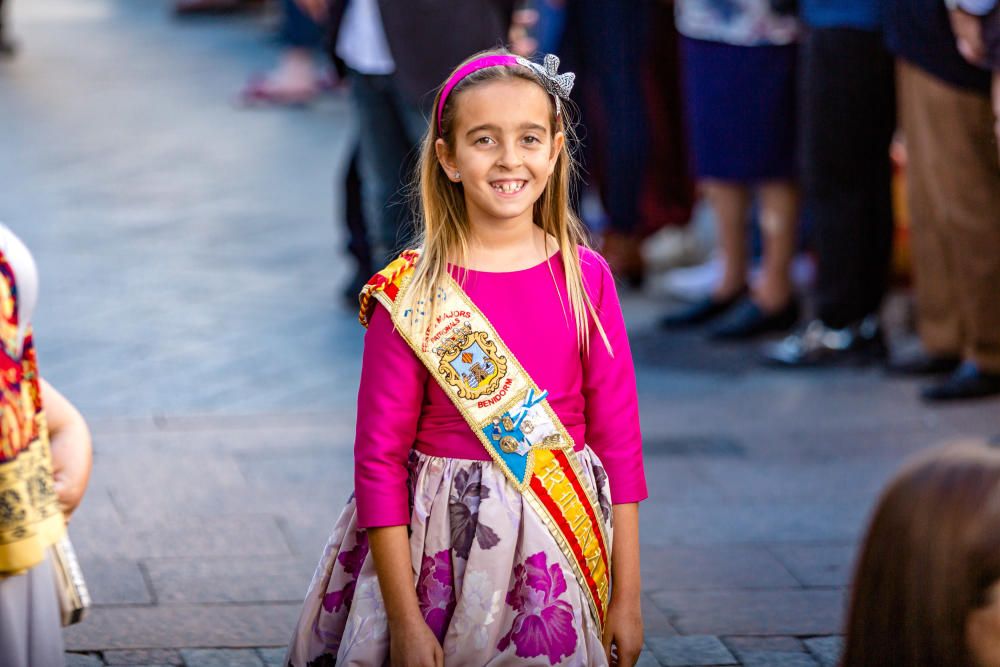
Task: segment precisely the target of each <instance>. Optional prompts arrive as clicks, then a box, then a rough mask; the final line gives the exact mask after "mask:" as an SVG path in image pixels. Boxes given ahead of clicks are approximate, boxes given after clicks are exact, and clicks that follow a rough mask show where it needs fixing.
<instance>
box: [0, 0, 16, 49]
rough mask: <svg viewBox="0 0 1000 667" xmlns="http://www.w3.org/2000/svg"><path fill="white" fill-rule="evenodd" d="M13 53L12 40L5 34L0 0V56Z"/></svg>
mask: <svg viewBox="0 0 1000 667" xmlns="http://www.w3.org/2000/svg"><path fill="white" fill-rule="evenodd" d="M12 55H14V42H12V41H11V40H10V37H9V36H8V35H7V30H6V22H5V20H4V0H0V58H4V57H10V56H12Z"/></svg>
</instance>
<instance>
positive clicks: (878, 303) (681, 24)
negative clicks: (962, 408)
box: [0, 0, 1000, 400]
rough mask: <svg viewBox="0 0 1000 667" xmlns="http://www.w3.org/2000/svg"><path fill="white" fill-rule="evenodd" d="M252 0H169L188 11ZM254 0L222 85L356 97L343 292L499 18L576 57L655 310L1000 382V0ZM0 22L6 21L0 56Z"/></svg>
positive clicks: (511, 35) (941, 385)
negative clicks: (891, 315) (891, 317)
mask: <svg viewBox="0 0 1000 667" xmlns="http://www.w3.org/2000/svg"><path fill="white" fill-rule="evenodd" d="M3 1H4V0H0V3H2V2H3ZM6 1H7V2H10V1H11V0H6ZM264 2H265V0H177V1H176V4H175V5H174V7H173V11H174V13H175V15H176V18H177V19H179V20H182V21H183V20H187V21H191V20H197V17H200V16H206V15H225V14H237V13H245V12H256V11H260V10H261V9H262V5H264ZM267 9H269V11H275V10H277V11H278V12H280V22H279V29H278V33H279V34H278V36H279V38H280V40H281V42H282V43H283V45H284V51H283V53H282V55H281V57H280V59H279V61H278V62H276V63H275V65H274V68H273V69H272V70H271V71H269V72H266V73H261V74H253V75H251V76H249V77H248V80H247V81H246V83H245V85H244V86H243V87H242V90H240V91H239V93H238V95H237V97H238V102H239V103H240V104H241V105H244V106H247V107H256V108H259V107H305V106H308V105H310V104H311V103H313V102H314V101H316V100H317V99H318V98H319V97H320V96H322V95H325V94H337V95H346V96H349V97H350V99H351V101H352V104H353V106H354V107H355V109H356V112H357V113H356V117H357V119H358V128H357V148H356V150H355V151H354V155H353V157H352V158H351V159H350V160H349V161H348V163H347V164H346V165H345V166H344V169H343V170H342V171H343V174H342V178H338V183H336V184H335V186H336V187H338V188H340V187H343V188H344V189H345V193H346V196H345V197H343V198H342V199H341V200H340V201H343V202H345V210H343V211H341V212H338V214H337V215H336V216H335V217H336V218H337V224H341V221H343V224H345V225H346V228H347V238H348V239H349V243H348V247H347V250H348V252H349V254H350V256H351V257H352V258H353V261H354V263H355V270H354V275H353V278H352V279H351V280H350V281H349V282H348V283H347V284H346V285H345V286H344V289H343V297H344V300H345V303H346V304H348V305H349V306H350V305H352V304H354V302H355V298H356V294H357V292H358V290H359V288H360V287H361V286H362V285H363V284H364V282H365V280H366V279H367V278H368V277H369V276H370V275H371V274H372V273H373V272H374V270H376V269H378V268H379V267H380V266H381V265H382V264H383V263H384V262H386V260H387V259H388V258H390V257H391V256H393V255H394V253H395V252H397V251H398V250H399V249H400V248H401V247H402V246H404V245H405V244H406V241H407V239H408V238H409V236H410V232H411V225H410V218H411V212H410V207H409V205H408V197H407V190H406V186H407V184H408V181H409V180H410V179H409V175H410V170H411V168H412V159H413V157H414V155H415V146H416V145H417V143H418V141H419V140H420V136H421V134H422V132H423V131H424V129H425V128H426V122H425V119H426V118H427V117H428V116H429V115H430V109H429V106H430V104H431V103H432V100H433V95H434V87H435V86H436V85H437V84H438V83H439V82H440V81H442V80H443V78H444V77H445V76H446V75H447V73H448V72H449V71H450V69H451V68H452V67H453V66H454V65H455V64H456V63H458V62H460V61H461V60H462V59H463V58H465V57H466V56H468V55H469V54H471V53H473V52H475V51H477V50H481V49H484V48H490V47H494V46H496V45H498V44H501V43H507V44H510V45H511V48H512V49H513V50H514V51H516V52H517V53H519V54H522V55H525V56H537V55H538V54H541V53H550V52H552V53H557V54H559V55H560V57H561V58H562V59H563V69H564V70H569V71H575V72H576V73H577V75H578V79H577V81H578V82H579V85H578V86H577V88H576V90H575V91H574V96H575V98H576V102H577V105H578V107H579V109H580V111H581V120H582V123H581V132H580V134H581V136H582V137H583V148H582V151H581V152H582V154H581V155H579V156H578V157H579V159H580V162H581V163H582V165H583V173H584V179H583V180H584V183H583V187H582V188H581V191H580V193H579V196H578V208H579V210H580V213H581V215H582V216H583V217H584V219H585V220H586V222H587V223H588V225H589V226H590V228H591V229H592V230H593V232H594V241H595V244H596V245H597V246H598V247H599V248H600V249H601V251H602V253H603V254H604V255H605V257H606V258H607V259H608V261H609V262H610V264H611V265H612V267H613V268H614V270H615V271H616V274H617V275H618V277H619V278H620V280H621V282H622V284H623V285H626V286H629V287H631V288H644V289H650V290H654V291H657V292H662V293H663V294H665V295H666V296H669V297H671V298H672V300H670V301H668V300H666V299H665V300H664V304H665V305H664V313H663V314H662V318H661V320H660V323H661V325H662V327H663V328H665V329H670V330H677V329H688V328H694V327H702V328H703V329H704V331H705V333H706V335H707V336H708V337H709V338H710V339H712V340H716V341H721V342H727V341H729V342H732V341H754V340H757V339H759V338H760V337H762V336H767V337H769V338H770V339H771V340H769V341H766V342H765V343H762V344H761V346H760V347H759V348H755V349H759V352H758V354H759V356H760V359H761V361H762V362H763V363H766V364H771V365H777V366H782V367H815V366H821V365H831V364H849V365H871V364H885V365H886V367H887V369H888V370H889V371H890V372H893V373H900V374H907V375H927V376H931V377H932V380H931V381H930V382H929V384H927V385H926V386H925V387H924V388H923V390H922V396H923V398H924V399H927V400H949V399H967V398H976V397H982V396H989V395H996V394H1000V166H998V150H997V141H996V133H997V132H998V131H1000V130H998V128H1000V125H998V124H997V114H998V113H1000V83H998V82H1000V74H998V73H997V72H1000V9H998V8H997V2H996V0H674V1H665V0H660V1H655V0H634V1H630V2H604V1H601V0H463V2H460V3H459V2H426V3H420V2H394V1H392V0H279V2H278V6H277V7H270V8H267ZM0 16H2V4H0ZM9 32H10V30H9V29H6V30H5V29H4V27H3V24H2V22H0V49H2V52H3V53H4V54H6V55H7V56H11V55H13V53H14V44H13V41H12V39H11V37H10V35H9ZM991 90H992V94H991ZM325 204H326V203H325V202H316V210H317V215H321V214H323V211H324V209H325V208H326V206H325ZM896 285H900V286H905V287H907V288H912V291H911V293H912V304H913V305H912V309H911V311H912V315H911V317H909V318H908V319H909V322H908V324H909V326H910V328H911V329H912V330H913V331H915V332H916V334H918V337H919V341H920V345H918V346H913V345H911V346H908V347H907V348H906V349H905V351H898V350H892V351H891V350H890V349H889V347H890V346H889V345H888V344H887V340H888V339H889V337H888V336H887V335H886V327H885V326H884V325H883V318H882V317H881V312H882V310H883V306H884V301H885V298H886V295H887V293H888V292H889V291H890V289H891V288H892V287H893V286H896ZM668 303H669V304H671V305H672V307H668V305H667V304H668ZM678 303H679V304H680V305H678Z"/></svg>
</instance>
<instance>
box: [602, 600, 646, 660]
mask: <svg viewBox="0 0 1000 667" xmlns="http://www.w3.org/2000/svg"><path fill="white" fill-rule="evenodd" d="M642 633H643V628H642V605H641V603H640V601H639V597H638V596H634V599H633V596H629V597H615V596H614V595H612V596H611V604H610V605H609V606H608V618H607V621H606V622H605V623H604V638H603V641H604V652H605V653H606V654H607V657H608V662H609V663H610V664H611V665H612V666H613V667H614V666H617V667H632V665H634V664H635V663H636V661H638V660H639V653H641V652H642Z"/></svg>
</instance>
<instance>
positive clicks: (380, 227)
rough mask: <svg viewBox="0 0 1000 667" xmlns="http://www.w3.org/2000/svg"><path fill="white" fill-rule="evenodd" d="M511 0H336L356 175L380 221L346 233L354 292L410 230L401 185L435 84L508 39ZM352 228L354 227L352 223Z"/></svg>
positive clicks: (334, 18) (333, 12)
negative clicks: (355, 131)
mask: <svg viewBox="0 0 1000 667" xmlns="http://www.w3.org/2000/svg"><path fill="white" fill-rule="evenodd" d="M513 11H514V0H463V2H461V3H455V2H450V1H449V0H425V1H424V2H421V3H401V2H392V1H391V0H333V2H332V5H331V7H330V16H331V31H332V33H333V34H334V35H335V36H336V37H335V46H334V51H335V54H336V56H337V57H338V58H340V59H341V60H342V61H343V63H344V65H345V67H346V72H347V79H348V82H349V85H350V89H351V97H352V99H353V102H354V107H355V111H356V114H357V117H358V120H359V122H360V133H359V144H360V156H361V178H362V180H363V181H365V183H366V191H367V192H369V193H371V196H372V197H373V199H374V201H375V204H376V206H375V207H374V208H375V209H377V210H378V211H379V214H380V219H379V220H377V221H372V225H370V226H369V228H368V236H367V243H366V242H365V241H359V240H358V238H357V234H356V233H355V232H354V231H352V232H351V244H352V254H355V253H354V249H361V250H360V252H365V248H366V247H367V248H368V250H367V252H369V253H370V257H371V258H370V260H368V261H367V262H366V261H365V260H364V259H363V258H358V255H357V254H355V257H356V259H358V270H357V271H356V272H355V275H354V277H353V278H352V280H351V281H350V282H349V284H348V285H347V286H346V287H345V293H346V292H348V291H355V288H357V291H359V290H360V289H361V287H362V286H364V282H365V281H367V280H368V278H370V277H371V276H370V273H367V272H366V271H367V270H368V268H369V267H371V266H384V265H385V264H387V263H388V262H389V261H390V260H391V259H392V258H394V257H395V253H396V252H397V251H398V250H400V249H401V247H402V245H403V244H405V243H406V241H407V240H408V239H409V237H410V236H411V234H412V226H411V223H410V207H409V203H408V201H407V196H406V192H405V191H404V188H405V184H406V183H407V182H408V176H409V174H410V172H411V171H412V167H413V161H414V159H415V157H416V150H415V149H416V146H417V144H418V143H419V141H420V138H421V136H422V135H423V132H424V130H425V129H426V126H427V123H426V119H427V118H428V117H430V111H431V109H430V106H431V104H432V103H433V96H434V88H435V87H436V86H437V85H438V83H439V82H440V81H442V80H443V79H444V78H445V76H446V75H447V74H448V73H449V72H450V71H451V69H452V68H453V67H454V66H455V64H456V63H459V62H461V61H462V60H463V59H464V58H467V57H468V56H469V55H471V54H473V53H476V52H477V51H481V50H484V49H487V48H491V47H494V46H496V45H497V44H499V43H503V42H504V41H506V37H507V32H508V30H509V28H510V20H511V15H512V13H513ZM355 226H356V225H355Z"/></svg>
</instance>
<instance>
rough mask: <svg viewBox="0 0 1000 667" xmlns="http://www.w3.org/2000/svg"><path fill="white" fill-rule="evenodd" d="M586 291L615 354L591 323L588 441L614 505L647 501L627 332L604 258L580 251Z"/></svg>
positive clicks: (586, 364) (587, 379)
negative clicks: (609, 487)
mask: <svg viewBox="0 0 1000 667" xmlns="http://www.w3.org/2000/svg"><path fill="white" fill-rule="evenodd" d="M580 259H581V262H582V263H583V275H584V280H585V282H586V284H587V293H588V294H589V295H590V298H591V299H592V300H593V303H594V307H595V308H596V309H597V312H598V316H599V317H600V320H601V325H602V326H603V327H604V333H605V334H607V336H608V341H609V342H610V343H611V349H612V351H613V352H614V356H611V355H610V354H608V350H607V348H606V347H605V346H604V341H603V340H602V339H601V334H600V332H599V331H598V330H597V327H596V326H594V324H593V323H591V326H590V352H589V354H588V355H586V356H585V359H584V364H583V396H584V398H585V400H586V407H585V416H586V422H587V444H588V445H590V447H591V449H593V450H594V452H595V453H596V454H597V456H598V457H600V459H601V462H602V463H604V469H605V470H606V471H607V473H608V481H609V483H610V485H611V502H612V503H615V504H617V503H634V502H639V501H640V500H645V499H646V497H647V496H648V495H649V494H648V493H647V492H646V475H645V472H644V471H643V465H642V433H641V431H640V428H639V400H638V396H637V394H636V388H635V368H634V367H633V365H632V352H631V350H630V349H629V344H628V336H627V334H626V332H625V319H624V317H623V316H622V308H621V304H620V303H619V301H618V292H617V291H616V290H615V283H614V279H613V278H612V277H611V270H610V269H609V268H608V265H607V263H606V262H605V261H604V258H603V257H601V256H600V255H598V254H597V253H594V252H589V251H583V252H582V253H581V257H580Z"/></svg>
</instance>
